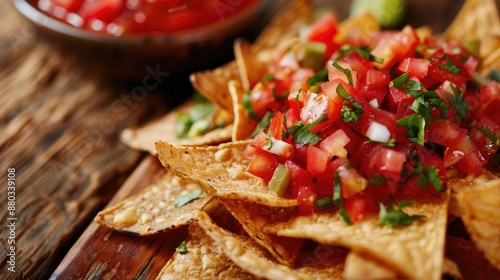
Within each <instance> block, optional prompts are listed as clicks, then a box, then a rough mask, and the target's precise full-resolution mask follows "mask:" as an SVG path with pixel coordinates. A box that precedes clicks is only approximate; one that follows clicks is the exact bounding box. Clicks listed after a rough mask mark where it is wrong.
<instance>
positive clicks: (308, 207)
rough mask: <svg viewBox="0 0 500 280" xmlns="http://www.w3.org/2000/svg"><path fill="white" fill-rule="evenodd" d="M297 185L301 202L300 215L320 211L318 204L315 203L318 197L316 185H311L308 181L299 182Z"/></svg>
mask: <svg viewBox="0 0 500 280" xmlns="http://www.w3.org/2000/svg"><path fill="white" fill-rule="evenodd" d="M294 184H296V183H294ZM295 187H296V188H298V191H297V201H298V204H299V215H303V216H305V215H311V214H314V213H318V212H320V209H319V208H318V206H316V205H315V204H314V201H315V200H316V197H317V195H316V193H315V191H314V185H312V186H311V185H310V184H308V183H306V182H302V183H301V184H298V183H297V184H296V186H295ZM292 188H293V187H292Z"/></svg>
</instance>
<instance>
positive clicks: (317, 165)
mask: <svg viewBox="0 0 500 280" xmlns="http://www.w3.org/2000/svg"><path fill="white" fill-rule="evenodd" d="M328 162H330V157H329V156H328V154H327V153H326V152H324V151H323V150H321V149H319V148H316V147H314V146H309V147H308V148H307V163H306V166H307V171H308V172H309V173H311V174H312V175H314V176H315V177H321V176H323V175H324V173H325V171H326V167H327V165H328Z"/></svg>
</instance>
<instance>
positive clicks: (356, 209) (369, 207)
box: [344, 192, 379, 222]
mask: <svg viewBox="0 0 500 280" xmlns="http://www.w3.org/2000/svg"><path fill="white" fill-rule="evenodd" d="M344 205H345V209H346V210H347V213H348V214H349V219H351V221H352V222H359V221H361V220H363V218H364V217H366V216H367V215H370V214H375V213H378V211H379V205H378V204H377V203H376V202H375V200H374V199H373V197H372V196H370V195H369V194H368V193H367V192H360V193H358V194H355V195H353V196H351V197H349V198H348V199H346V200H345V201H344Z"/></svg>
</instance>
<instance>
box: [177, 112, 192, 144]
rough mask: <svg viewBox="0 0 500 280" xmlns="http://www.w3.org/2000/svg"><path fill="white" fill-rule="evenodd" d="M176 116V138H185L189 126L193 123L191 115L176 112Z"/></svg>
mask: <svg viewBox="0 0 500 280" xmlns="http://www.w3.org/2000/svg"><path fill="white" fill-rule="evenodd" d="M177 118H178V120H177V123H176V125H175V133H176V135H177V138H180V139H186V138H188V136H187V134H188V131H189V128H190V127H191V125H192V124H193V121H192V120H191V117H190V116H189V115H188V114H186V113H184V112H178V113H177Z"/></svg>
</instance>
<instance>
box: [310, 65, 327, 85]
mask: <svg viewBox="0 0 500 280" xmlns="http://www.w3.org/2000/svg"><path fill="white" fill-rule="evenodd" d="M326 81H328V70H327V69H323V70H320V71H319V72H318V73H316V74H315V75H314V76H312V77H309V78H308V79H307V84H308V85H309V86H315V85H317V84H319V83H321V82H326Z"/></svg>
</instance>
